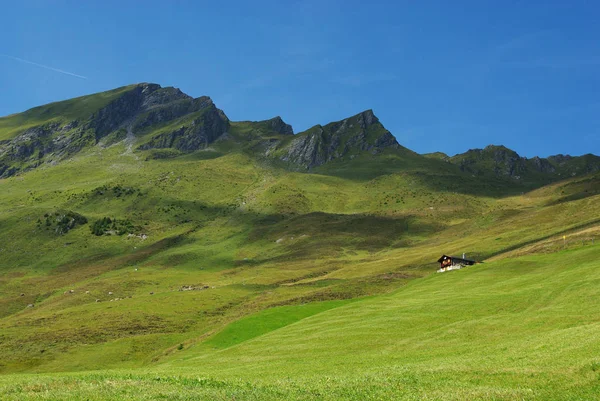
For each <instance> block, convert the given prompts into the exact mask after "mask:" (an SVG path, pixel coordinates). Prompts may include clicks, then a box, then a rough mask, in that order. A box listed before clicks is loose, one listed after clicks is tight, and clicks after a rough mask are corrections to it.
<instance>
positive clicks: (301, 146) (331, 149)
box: [280, 110, 399, 169]
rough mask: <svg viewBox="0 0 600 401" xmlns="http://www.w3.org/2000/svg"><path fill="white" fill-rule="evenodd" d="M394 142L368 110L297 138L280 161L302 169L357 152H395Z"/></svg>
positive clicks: (395, 145)
mask: <svg viewBox="0 0 600 401" xmlns="http://www.w3.org/2000/svg"><path fill="white" fill-rule="evenodd" d="M398 147H399V144H398V142H397V141H396V138H394V136H393V135H392V134H391V133H390V132H389V131H388V130H386V129H385V128H384V127H383V125H381V123H380V122H379V120H378V119H377V117H376V116H375V114H373V111H372V110H367V111H364V112H362V113H359V114H357V115H355V116H353V117H350V118H346V119H344V120H342V121H338V122H334V123H330V124H327V125H326V126H321V125H316V126H314V127H312V128H310V129H309V130H307V131H305V132H302V133H300V134H298V135H297V136H296V137H295V138H294V139H293V140H292V141H291V142H290V143H289V144H288V145H287V146H286V148H285V149H284V150H283V152H282V153H283V154H282V155H281V156H280V159H281V160H283V161H285V162H287V163H290V164H292V165H296V166H300V167H302V168H305V169H310V168H312V167H316V166H320V165H323V164H325V163H327V162H330V161H332V160H335V159H340V158H343V157H346V156H348V157H354V156H356V155H357V154H359V153H360V152H365V151H369V152H371V153H373V154H377V153H379V152H381V151H383V150H384V149H386V148H398Z"/></svg>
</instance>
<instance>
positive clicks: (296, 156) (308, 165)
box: [0, 83, 600, 188]
mask: <svg viewBox="0 0 600 401" xmlns="http://www.w3.org/2000/svg"><path fill="white" fill-rule="evenodd" d="M121 141H125V143H127V146H128V152H137V153H140V154H143V155H145V157H146V158H172V157H177V156H181V155H183V154H187V153H191V152H195V151H199V150H204V149H208V148H209V147H211V146H213V145H215V146H216V148H218V149H216V148H215V147H214V146H213V148H215V150H218V151H219V152H225V153H227V152H231V151H235V150H236V149H237V150H243V151H245V152H246V153H247V154H249V155H251V156H252V157H255V158H259V159H263V160H265V161H268V162H270V163H275V164H278V165H281V166H284V167H285V168H288V169H291V170H297V171H315V172H316V171H319V172H326V171H329V173H333V174H339V173H340V172H344V173H346V172H348V171H350V170H353V169H356V170H357V171H363V172H364V171H366V170H365V166H366V165H373V168H372V169H371V171H370V172H369V173H368V176H372V175H373V174H386V173H391V172H394V171H401V170H405V169H406V168H411V166H421V167H420V168H421V169H425V170H433V171H441V170H444V167H442V165H441V164H440V163H439V162H441V161H445V162H448V163H450V164H453V165H456V166H458V167H459V169H460V171H461V172H462V173H465V174H471V175H475V176H481V175H483V176H493V177H494V178H495V179H500V180H508V181H509V182H510V184H509V185H515V184H516V185H524V186H525V187H528V188H530V187H535V186H539V185H543V184H546V183H550V182H553V181H556V180H560V179H564V178H565V177H570V176H575V175H582V174H588V173H592V172H595V171H599V170H600V157H598V156H594V155H591V154H590V155H585V156H580V157H571V156H568V155H565V156H563V155H557V156H551V157H548V158H546V159H544V158H539V157H535V158H532V159H527V158H524V157H521V156H519V155H518V154H517V153H516V152H514V151H512V150H510V149H508V148H506V147H504V146H493V145H490V146H488V147H486V148H485V149H472V150H469V151H467V152H465V153H463V154H458V155H456V156H453V157H448V156H447V155H445V154H443V153H439V152H438V153H435V154H428V155H423V156H420V155H417V154H416V153H414V152H412V151H410V150H408V149H406V148H404V147H402V146H401V145H400V144H399V143H398V142H397V141H396V138H395V137H394V136H393V135H392V134H391V133H390V132H389V131H388V130H387V129H385V127H384V126H383V125H382V124H381V122H380V121H379V119H378V118H377V117H376V116H375V114H374V113H373V111H372V110H366V111H363V112H361V113H359V114H357V115H355V116H352V117H349V118H346V119H343V120H341V121H336V122H332V123H329V124H326V125H324V126H322V125H315V126H314V127H312V128H310V129H308V130H306V131H304V132H300V133H298V134H296V135H294V131H293V129H292V127H291V126H290V125H289V124H287V123H285V122H284V121H283V120H282V119H281V117H275V118H272V119H270V120H265V121H256V122H252V121H241V122H232V121H230V120H229V118H228V117H227V116H226V114H225V113H224V112H223V111H222V110H220V109H218V108H217V107H216V106H215V104H214V103H213V101H212V100H211V99H210V98H209V97H207V96H202V97H199V98H192V97H191V96H188V95H186V94H185V93H183V92H181V91H180V90H179V89H177V88H172V87H166V88H162V87H161V86H160V85H157V84H151V83H142V84H136V85H130V86H126V87H122V88H117V89H115V90H112V91H108V92H102V93H98V94H94V95H89V96H84V97H81V98H76V99H71V100H67V101H62V102H57V103H51V104H48V105H45V106H40V107H36V108H34V109H31V110H28V111H26V112H24V113H20V114H14V115H11V116H7V117H4V118H0V177H10V176H12V175H15V174H17V173H19V172H22V171H27V170H31V169H33V168H36V167H39V166H41V165H44V164H56V163H59V162H61V161H64V160H66V159H68V158H70V157H72V156H73V155H75V154H78V153H80V152H82V151H84V150H86V149H92V148H93V147H95V146H100V147H108V146H111V145H113V144H115V143H118V142H121ZM217 142H218V144H217ZM383 154H385V155H387V156H381V157H378V159H368V158H367V157H366V155H371V156H377V155H383ZM359 156H360V157H359ZM357 157H359V159H360V160H358V159H357V160H356V161H355V162H352V160H354V159H355V158H357ZM386 157H387V158H388V159H386ZM383 160H387V161H385V163H383ZM382 164H384V165H382ZM329 165H331V166H329ZM446 169H447V167H446ZM377 171H379V173H377ZM361 174H362V173H361Z"/></svg>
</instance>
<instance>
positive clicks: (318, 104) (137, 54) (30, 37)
mask: <svg viewBox="0 0 600 401" xmlns="http://www.w3.org/2000/svg"><path fill="white" fill-rule="evenodd" d="M7 3H9V2H8V1H6V2H3V3H2V12H1V13H0V54H2V56H0V115H7V114H11V113H16V112H20V111H24V110H26V109H28V108H31V107H34V106H37V105H40V104H44V103H48V102H51V101H56V100H62V99H67V98H71V97H75V96H80V95H84V94H89V93H93V92H98V91H103V90H108V89H112V88H115V87H118V86H123V85H127V84H130V83H135V82H156V83H159V84H161V85H163V86H176V87H178V88H180V89H181V90H182V91H184V92H185V93H188V94H189V95H192V96H195V97H197V96H202V95H208V96H211V97H212V98H213V100H214V101H215V103H216V104H217V106H218V107H220V108H222V109H223V110H224V111H225V113H226V114H227V115H228V116H229V118H230V119H232V120H260V119H267V118H271V117H273V116H276V115H280V116H281V117H282V118H283V119H284V120H285V121H286V122H288V123H290V124H292V125H293V126H294V130H295V131H296V132H299V131H302V130H305V129H307V128H309V127H311V126H312V125H315V124H325V123H327V122H330V121H335V120H340V119H343V118H345V117H348V116H350V115H354V114H356V113H358V112H360V111H362V110H365V109H373V110H374V111H375V114H376V115H377V116H378V117H379V118H380V120H381V122H382V123H383V124H384V125H385V126H386V128H388V129H389V130H390V131H391V132H392V133H393V134H394V135H395V136H396V137H397V138H398V141H399V142H400V143H401V144H403V145H404V146H407V147H409V148H411V149H413V150H415V151H417V152H420V153H424V152H432V151H444V152H446V153H449V154H455V153H459V152H464V151H466V150H467V149H469V148H477V147H484V146H486V145H488V144H503V145H506V146H508V147H510V148H512V149H514V150H516V151H517V152H518V153H520V154H521V155H523V156H528V157H532V156H535V155H540V156H548V155H551V154H556V153H570V154H574V155H579V154H584V153H589V152H591V153H595V154H600V21H599V17H598V16H599V15H600V3H598V2H596V1H572V2H567V1H563V0H561V1H555V2H553V1H544V2H538V1H535V0H528V1H509V0H504V1H496V2H495V1H456V2H453V1H419V2H417V1H352V0H348V1H337V0H331V1H329V0H320V1H312V0H310V1H293V0H290V1H281V0H280V1H259V0H255V1H228V2H217V1H200V0H198V1H151V0H146V1H125V0H121V1H111V0H104V1H60V0H53V1H27V0H24V1H20V2H16V1H14V2H12V3H13V4H7ZM9 56H10V57H9ZM14 57H16V58H19V59H21V60H17V59H15V58H14ZM23 60H26V61H30V62H34V63H37V64H41V65H44V66H46V67H52V68H53V69H50V68H44V67H41V66H39V65H34V64H31V63H26V62H25V61H23ZM57 70H60V71H57ZM72 74H74V75H72ZM75 75H78V76H79V77H78V76H75ZM82 77H86V78H85V79H84V78H82Z"/></svg>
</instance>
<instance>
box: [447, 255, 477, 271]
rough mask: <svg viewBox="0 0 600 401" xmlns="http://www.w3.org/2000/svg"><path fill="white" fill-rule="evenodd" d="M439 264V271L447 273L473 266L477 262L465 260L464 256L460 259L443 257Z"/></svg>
mask: <svg viewBox="0 0 600 401" xmlns="http://www.w3.org/2000/svg"><path fill="white" fill-rule="evenodd" d="M438 263H439V264H440V270H439V271H441V272H445V271H447V270H454V269H460V268H462V267H465V266H471V265H474V264H475V263H477V262H475V261H474V260H470V259H465V258H464V256H463V257H462V258H459V257H456V256H448V255H442V256H441V257H440V258H439V259H438Z"/></svg>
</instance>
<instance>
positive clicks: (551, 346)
mask: <svg viewBox="0 0 600 401" xmlns="http://www.w3.org/2000/svg"><path fill="white" fill-rule="evenodd" d="M598 250H599V246H598V245H595V246H587V247H582V248H579V249H577V250H569V251H561V252H559V253H554V254H550V255H541V256H539V255H538V256H526V257H522V258H519V259H505V260H503V261H498V262H493V263H489V264H484V265H476V266H474V267H470V268H467V269H464V270H461V271H458V272H452V273H447V274H438V275H433V276H430V277H428V278H426V279H422V280H416V281H413V282H412V283H411V284H409V285H407V286H405V287H404V288H401V289H400V290H398V291H395V292H393V293H391V294H388V295H384V296H378V297H375V298H371V299H365V300H363V301H359V302H354V303H352V304H350V305H346V306H340V307H337V308H335V309H332V310H329V311H325V312H322V313H318V314H316V315H313V316H312V317H309V318H305V319H303V320H300V321H298V322H297V323H295V324H291V325H288V326H285V327H283V328H280V329H277V330H274V331H271V332H269V333H267V334H265V335H262V336H259V337H255V338H253V339H250V340H248V341H244V342H241V343H238V344H235V342H234V344H227V342H223V341H222V340H223V339H222V338H221V339H219V337H215V340H214V341H215V342H216V343H217V344H218V345H219V347H218V348H219V349H220V350H218V351H212V350H209V349H207V348H206V347H205V346H202V345H198V346H195V347H191V348H189V349H187V350H182V351H179V353H177V354H176V355H177V356H176V357H172V359H171V361H170V362H168V363H166V364H163V365H161V366H160V367H158V368H156V369H154V370H152V371H147V370H141V371H137V372H136V373H132V372H119V371H115V372H98V373H92V374H90V373H85V374H79V375H73V374H63V375H54V376H47V375H43V376H36V377H32V376H5V377H3V378H1V379H0V394H1V395H2V398H3V399H7V400H11V399H24V398H27V397H31V398H33V397H36V399H56V398H63V399H66V398H69V399H91V400H94V399H109V398H114V397H117V398H118V397H126V398H128V399H140V400H142V399H155V398H160V397H166V398H169V399H182V400H183V399H217V398H223V399H231V398H236V399H315V400H316V399H415V400H417V399H436V400H463V399H496V400H518V399H540V400H545V399H555V400H575V399H592V398H594V397H595V396H596V395H597V394H598V392H599V391H600V386H599V384H598V383H599V379H600V361H599V360H598V357H597V355H598V352H599V351H600V348H599V346H598V344H600V341H599V340H600V339H599V338H598V333H599V332H600V331H599V330H598V328H599V325H600V312H598V311H599V310H600V309H599V308H598V302H597V298H598V295H600V294H599V291H600V289H599V287H598V285H597V283H598V281H599V280H600V269H599V267H600V264H599V262H598V261H597V257H596V256H597V255H598ZM278 312H279V314H280V316H279V317H278V316H277V314H278ZM288 312H289V310H286V309H284V308H280V309H279V310H277V309H275V310H271V311H270V312H269V313H261V314H258V315H256V316H255V317H254V319H256V322H255V323H261V324H266V325H268V324H270V323H272V322H273V321H274V320H277V319H278V318H279V319H280V318H282V317H285V316H287V315H288ZM242 326H243V324H241V326H240V324H237V326H236V325H232V326H231V329H230V330H231V331H232V333H235V331H236V328H237V329H240V328H241V327H242ZM252 327H256V324H253V325H252ZM241 333H243V331H241ZM223 346H227V348H224V349H223ZM140 389H143V391H139V390H140Z"/></svg>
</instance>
